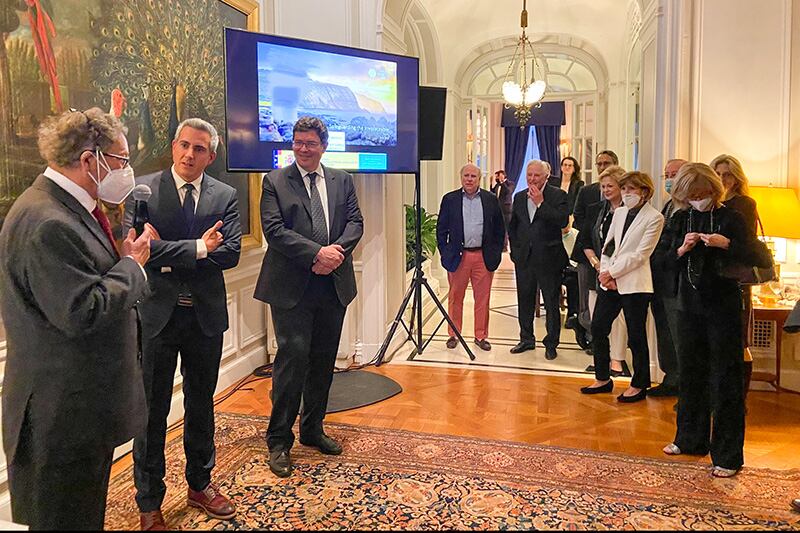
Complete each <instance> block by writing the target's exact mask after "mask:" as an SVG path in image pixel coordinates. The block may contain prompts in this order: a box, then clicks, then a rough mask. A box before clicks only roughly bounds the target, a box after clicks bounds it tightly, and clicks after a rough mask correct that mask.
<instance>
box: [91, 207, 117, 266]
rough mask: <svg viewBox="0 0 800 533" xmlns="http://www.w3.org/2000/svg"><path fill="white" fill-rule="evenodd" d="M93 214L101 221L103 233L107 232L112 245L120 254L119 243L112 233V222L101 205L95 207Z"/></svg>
mask: <svg viewBox="0 0 800 533" xmlns="http://www.w3.org/2000/svg"><path fill="white" fill-rule="evenodd" d="M92 215H94V218H96V219H97V222H99V223H100V227H101V228H103V233H105V234H106V237H108V240H109V242H111V247H112V248H113V249H114V251H115V252H117V255H119V252H118V251H117V243H116V242H115V241H114V234H113V233H111V222H109V220H108V217H107V216H106V214H105V213H103V210H102V209H100V206H99V205H96V206H95V207H94V210H93V211H92Z"/></svg>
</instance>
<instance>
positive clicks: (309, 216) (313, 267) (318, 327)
mask: <svg viewBox="0 0 800 533" xmlns="http://www.w3.org/2000/svg"><path fill="white" fill-rule="evenodd" d="M327 146H328V129H327V127H326V126H325V124H324V123H323V122H322V121H321V120H320V119H318V118H315V117H301V118H300V119H299V120H298V121H297V122H296V123H295V125H294V130H293V143H292V149H293V151H294V156H295V162H294V163H293V164H291V165H289V166H287V167H284V168H282V169H280V170H276V171H273V172H270V173H269V174H267V175H266V176H264V182H263V191H262V195H261V224H262V226H263V229H264V235H265V236H266V238H267V244H268V246H267V253H266V255H265V256H264V263H263V264H262V266H261V274H260V275H259V277H258V282H257V284H256V290H255V295H254V296H255V298H256V299H258V300H261V301H263V302H266V303H268V304H270V308H271V311H272V322H273V324H274V326H275V336H276V337H277V341H278V353H277V354H276V356H275V363H274V367H273V371H272V415H271V417H270V421H269V427H268V428H267V445H268V447H269V466H270V469H271V470H272V472H273V473H274V474H275V475H277V476H280V477H287V476H289V475H291V472H292V467H291V456H290V453H289V451H290V449H291V447H292V445H293V444H294V433H293V432H292V425H293V424H294V422H295V420H296V419H297V414H298V411H299V408H300V398H301V397H302V399H303V415H302V417H301V420H300V444H303V445H306V446H312V447H315V448H317V449H318V450H319V451H320V452H322V453H324V454H329V455H338V454H340V453H342V447H341V445H340V444H339V443H338V442H336V441H335V440H334V439H332V438H330V437H329V436H328V435H326V434H325V432H324V431H323V427H322V421H323V419H324V418H325V411H326V409H327V405H328V391H329V390H330V386H331V381H332V379H333V369H334V365H335V363H336V354H337V352H338V347H339V339H340V338H341V334H342V324H343V323H344V315H345V311H346V310H347V305H348V304H349V303H350V302H351V301H352V300H353V298H355V296H356V279H355V273H354V271H353V256H352V254H353V249H354V248H355V247H356V245H357V244H358V241H359V240H361V236H362V235H363V233H364V226H363V221H362V218H361V211H360V210H359V208H358V198H357V197H356V191H355V187H354V186H353V178H352V176H350V174H348V173H346V172H343V171H341V170H336V169H333V168H330V167H327V166H323V165H322V164H320V160H321V159H322V154H323V153H324V152H325V149H326V148H327Z"/></svg>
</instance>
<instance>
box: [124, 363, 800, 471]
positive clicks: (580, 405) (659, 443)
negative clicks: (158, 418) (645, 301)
mask: <svg viewBox="0 0 800 533" xmlns="http://www.w3.org/2000/svg"><path fill="white" fill-rule="evenodd" d="M369 370H370V371H373V372H378V373H381V374H384V375H386V376H388V377H390V378H392V379H394V380H395V381H397V382H398V383H400V385H401V386H402V387H403V392H402V393H400V394H398V395H397V396H395V397H393V398H390V399H388V400H385V401H383V402H379V403H377V404H374V405H370V406H366V407H362V408H359V409H354V410H351V411H345V412H341V413H335V414H332V415H328V416H327V417H326V420H328V421H331V422H342V423H347V424H358V425H366V426H373V427H386V428H395V429H405V430H410V431H418V432H424V433H439V434H447V435H462V436H470V437H478V438H487V439H500V440H510V441H517V442H526V443H536V444H546V445H553V446H564V447H571V448H581V449H588V450H598V451H608V452H622V453H627V454H631V455H639V456H648V457H656V458H664V457H666V456H665V455H664V454H663V453H662V451H661V448H662V447H663V446H664V445H665V444H667V443H668V442H671V440H672V437H673V436H674V433H675V413H674V411H673V410H672V406H673V404H674V403H675V400H674V399H672V398H664V399H656V398H648V399H647V400H646V401H644V402H639V403H636V404H631V405H622V404H619V403H618V402H617V401H616V399H615V395H610V394H599V395H595V396H585V395H581V394H580V393H579V391H578V389H579V388H580V387H581V386H583V385H585V384H587V382H588V380H587V379H578V378H573V377H565V376H557V375H530V374H522V373H507V372H496V371H486V370H477V369H465V368H438V367H429V366H420V365H405V364H388V365H384V366H381V367H380V368H374V367H371V368H370V369H369ZM270 387H271V380H270V379H262V380H258V381H255V382H252V383H249V384H247V385H245V386H244V387H243V388H242V389H241V390H239V391H237V392H235V393H233V394H232V395H231V396H230V397H228V398H226V399H225V400H224V401H222V402H220V403H219V405H218V406H217V411H226V412H235V413H244V414H258V415H268V414H269V412H270V401H269V397H268V393H269V389H270ZM624 388H625V385H624V384H622V383H620V384H618V386H617V388H616V389H617V390H616V393H617V394H619V393H621V392H622V391H623V390H624ZM221 396H222V395H221ZM748 407H749V414H748V415H747V433H746V440H745V464H746V466H751V467H767V468H775V469H789V468H800V395H797V394H790V393H776V392H766V391H765V392H761V391H751V392H750V394H749V396H748ZM264 429H265V430H266V427H265V428H264ZM177 431H180V429H178V430H177ZM675 460H682V461H702V462H708V461H709V459H708V458H699V459H698V458H692V457H676V458H675ZM128 464H130V455H128V456H126V457H125V458H123V459H121V460H120V461H118V462H117V463H116V464H115V467H114V470H115V471H119V470H120V469H121V468H124V467H125V466H127V465H128Z"/></svg>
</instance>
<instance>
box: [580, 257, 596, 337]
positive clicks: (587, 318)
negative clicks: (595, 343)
mask: <svg viewBox="0 0 800 533" xmlns="http://www.w3.org/2000/svg"><path fill="white" fill-rule="evenodd" d="M577 269H578V322H580V323H581V326H583V329H585V330H586V331H588V332H589V334H591V331H592V317H591V313H590V312H589V291H590V290H594V288H595V283H596V282H597V270H595V269H594V268H593V267H592V266H591V265H588V264H584V263H578V268H577Z"/></svg>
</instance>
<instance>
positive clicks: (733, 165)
mask: <svg viewBox="0 0 800 533" xmlns="http://www.w3.org/2000/svg"><path fill="white" fill-rule="evenodd" d="M711 168H713V169H714V172H716V173H717V175H718V176H719V177H720V179H721V180H722V185H723V186H724V187H725V199H724V201H723V203H724V204H725V206H726V207H729V208H731V209H733V210H734V211H738V212H739V214H741V215H742V217H744V223H745V226H747V232H748V234H750V235H753V236H754V237H758V228H757V225H758V209H757V207H756V201H755V200H753V199H752V198H751V197H750V196H749V194H750V187H749V183H748V180H747V175H745V173H744V169H743V168H742V164H741V163H740V162H739V160H738V159H736V158H735V157H733V156H732V155H728V154H722V155H718V156H717V157H715V158H714V160H713V161H711ZM740 289H741V290H742V308H741V309H742V345H743V349H742V353H743V356H744V371H743V379H744V400H743V401H744V402H745V413H746V412H747V405H746V403H747V390H748V389H749V388H750V378H751V377H752V376H753V356H752V354H751V353H750V339H752V338H753V321H754V317H753V300H752V295H751V291H750V287H748V286H746V285H742V286H740Z"/></svg>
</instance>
